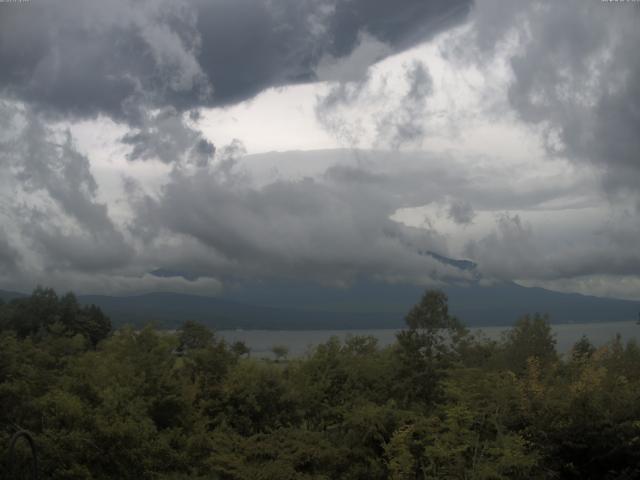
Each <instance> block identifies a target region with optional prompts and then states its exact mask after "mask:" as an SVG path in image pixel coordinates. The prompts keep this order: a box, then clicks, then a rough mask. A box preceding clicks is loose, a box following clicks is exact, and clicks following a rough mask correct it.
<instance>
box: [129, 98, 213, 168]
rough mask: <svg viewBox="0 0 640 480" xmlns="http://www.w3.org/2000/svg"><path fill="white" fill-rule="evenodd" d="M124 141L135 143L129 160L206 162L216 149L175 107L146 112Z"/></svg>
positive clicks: (132, 145) (130, 143) (202, 164)
mask: <svg viewBox="0 0 640 480" xmlns="http://www.w3.org/2000/svg"><path fill="white" fill-rule="evenodd" d="M121 141H122V143H124V144H126V145H130V146H131V147H132V149H131V151H130V152H129V153H128V154H127V158H128V159H129V160H148V159H158V160H160V161H161V162H164V163H173V162H179V161H180V160H183V159H184V160H188V161H192V162H195V163H196V164H198V165H200V166H204V165H206V164H207V163H208V162H209V161H210V160H211V159H212V158H213V155H214V153H215V147H214V146H213V144H212V143H211V142H209V141H208V140H207V139H205V138H204V137H203V135H202V133H201V132H200V131H198V130H196V129H194V128H192V127H190V126H189V125H188V124H187V123H186V122H185V120H184V118H183V116H182V115H181V114H180V112H178V111H177V110H176V109H175V108H173V107H168V108H165V109H163V110H160V111H158V112H155V113H150V112H144V114H143V117H142V118H141V121H140V123H139V125H138V126H137V128H134V129H132V130H130V131H129V132H128V133H127V134H125V135H124V137H123V138H122V139H121ZM185 157H186V158H185Z"/></svg>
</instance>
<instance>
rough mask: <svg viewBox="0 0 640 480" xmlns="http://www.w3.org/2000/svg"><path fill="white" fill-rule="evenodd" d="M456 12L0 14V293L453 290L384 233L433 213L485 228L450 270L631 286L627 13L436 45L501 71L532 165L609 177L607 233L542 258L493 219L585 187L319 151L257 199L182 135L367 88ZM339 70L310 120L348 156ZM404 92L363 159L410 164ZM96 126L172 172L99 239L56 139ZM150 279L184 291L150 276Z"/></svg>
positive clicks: (95, 213)
mask: <svg viewBox="0 0 640 480" xmlns="http://www.w3.org/2000/svg"><path fill="white" fill-rule="evenodd" d="M470 7H471V2H470V1H469V0H456V1H445V0H437V1H430V2H426V1H422V0H400V1H395V2H390V1H386V0H321V1H320V0H222V1H217V2H205V1H196V2H186V1H181V0H177V1H168V0H157V1H133V0H114V1H111V2H98V1H80V0H64V1H60V2H56V3H52V2H46V3H45V2H42V1H36V0H32V1H31V2H29V3H28V4H24V5H23V4H15V5H13V4H0V9H1V10H0V65H2V68H1V69H0V129H1V130H2V131H1V132H0V168H2V171H3V175H2V177H0V198H1V199H2V204H1V205H0V207H1V208H0V219H1V220H2V224H1V227H2V228H1V229H0V267H1V271H0V278H1V279H3V280H4V281H9V280H7V279H9V277H11V280H12V281H16V282H23V284H24V285H28V284H32V283H33V280H34V279H40V280H41V281H44V282H47V281H59V280H60V279H66V281H67V283H68V284H72V283H73V282H75V284H74V285H82V284H83V283H85V282H90V283H87V284H88V285H91V286H92V287H91V288H93V289H97V290H99V289H106V288H110V289H116V290H117V289H118V288H122V289H132V288H142V289H144V288H168V289H171V288H175V289H187V288H191V287H197V288H201V289H205V290H206V289H215V288H219V287H220V281H219V279H224V278H226V277H228V276H247V275H252V276H253V275H259V276H293V277H296V276H302V275H305V276H312V277H314V278H316V279H317V280H320V281H324V282H333V283H344V282H348V281H350V280H352V279H354V278H356V277H357V276H359V275H367V276H374V277H381V278H385V279H387V280H390V281H393V280H407V281H413V282H422V283H425V282H434V281H435V282H438V281H451V280H454V281H464V280H465V279H466V278H465V276H464V274H463V273H460V272H456V271H454V270H452V269H451V268H449V267H446V266H443V265H442V264H439V263H438V262H435V261H434V260H433V259H432V258H431V257H427V256H424V255H420V253H419V252H420V251H426V250H432V251H435V252H438V253H441V254H445V255H446V254H447V253H448V248H447V239H446V237H445V236H444V235H442V234H441V233H439V232H436V231H434V230H432V229H417V228H411V227H407V226H404V225H402V224H401V223H399V222H396V221H394V220H392V219H391V218H390V216H391V215H392V214H393V213H394V212H395V211H396V210H397V209H398V208H402V207H411V206H416V205H426V204H430V203H433V202H440V203H441V204H444V203H446V215H447V217H448V218H449V219H450V220H451V221H452V222H453V223H455V224H457V225H462V226H464V228H467V227H469V228H471V227H470V226H471V225H472V224H474V223H475V222H476V221H477V219H478V216H479V214H478V212H483V211H491V212H497V217H496V224H495V230H494V231H493V232H491V233H489V234H488V235H487V236H486V237H485V238H480V239H476V240H474V241H471V242H469V244H468V245H467V247H466V250H465V252H466V254H468V255H469V256H470V257H471V258H473V259H474V260H476V261H477V262H478V263H479V264H480V268H482V269H483V271H484V272H485V274H487V275H490V276H492V277H496V278H517V277H522V276H526V277H528V278H533V279H539V280H545V281H546V280H549V281H557V280H562V279H576V278H582V277H586V276H590V275H591V276H593V275H602V276H609V277H615V276H626V277H634V278H636V277H637V276H638V272H640V251H639V248H640V247H638V242H637V239H638V238H639V236H640V217H639V215H638V206H640V203H638V202H639V200H640V199H639V197H638V187H637V185H638V182H639V181H640V159H639V154H640V136H639V135H638V132H640V114H639V112H640V103H639V102H640V56H639V55H637V52H636V50H637V46H636V45H638V44H640V33H639V32H640V29H638V28H637V25H638V20H640V9H638V8H637V5H634V4H632V2H627V3H626V4H621V5H617V4H612V3H610V2H599V1H593V2H586V3H585V2H582V1H578V0H568V1H566V2H550V1H534V2H510V3H508V4H507V3H505V2H502V1H494V0H484V1H481V2H478V4H477V5H475V7H474V8H473V13H472V15H471V16H470V18H471V23H470V24H469V27H470V28H469V29H467V30H466V31H463V32H462V33H461V34H460V35H458V36H457V37H455V38H457V42H455V41H454V42H452V43H451V45H449V46H448V47H450V49H451V51H450V52H449V54H450V57H451V59H452V61H464V62H472V63H474V64H475V65H477V66H478V67H479V69H480V71H481V70H482V68H483V67H484V66H485V65H486V64H488V63H489V60H490V59H492V58H494V57H495V55H504V54H505V53H504V52H505V51H507V64H508V66H509V73H510V74H511V75H512V78H511V80H510V83H509V87H508V102H509V105H510V106H511V107H512V108H513V110H514V111H515V112H516V113H517V115H518V117H519V118H520V119H521V120H523V121H524V122H525V123H526V124H527V125H529V126H531V127H532V128H533V129H536V130H537V131H540V132H541V133H542V135H543V136H544V137H545V139H546V147H547V153H548V155H550V156H559V157H566V158H567V159H569V160H570V161H571V162H573V163H574V165H577V166H578V167H580V166H582V165H584V166H588V167H589V168H590V167H591V166H596V168H597V169H599V170H601V171H603V172H605V176H604V179H605V182H604V186H605V188H606V190H607V192H608V193H609V194H610V198H609V201H610V202H611V204H610V205H609V206H610V207H611V210H612V211H614V212H615V215H612V217H611V221H610V223H609V224H603V225H602V226H601V228H602V230H601V231H600V232H594V230H596V229H597V226H596V225H594V226H593V228H591V230H590V236H589V241H585V242H579V244H577V245H575V246H574V245H571V244H570V242H564V244H563V246H562V248H555V246H556V245H557V243H554V242H549V241H547V240H544V241H541V240H540V238H539V235H540V232H538V231H535V230H534V229H533V228H531V227H530V226H529V225H528V223H527V222H526V221H525V220H524V219H523V218H521V217H520V216H518V215H514V214H508V213H501V212H504V211H508V210H518V209H530V210H534V209H536V208H541V205H544V204H545V203H547V202H553V201H554V200H557V199H558V198H561V197H563V196H564V195H568V194H572V195H576V196H579V195H585V196H589V195H590V194H591V193H592V190H593V185H592V184H590V183H589V184H586V183H582V184H581V183H580V180H581V178H579V177H577V176H576V179H575V182H573V183H571V182H569V184H567V183H566V182H565V181H564V180H562V179H549V178H539V179H532V180H530V181H529V182H528V183H527V184H526V185H525V184H521V183H520V184H515V182H514V183H513V184H512V183H510V182H509V181H508V180H509V175H512V176H514V175H517V173H518V172H507V173H505V172H499V171H497V170H492V169H488V170H487V171H468V170H467V169H466V168H467V167H465V166H464V165H463V163H462V162H458V161H455V160H454V159H450V158H445V157H437V156H429V155H426V154H422V155H420V154H415V155H414V156H412V155H408V154H401V153H393V154H392V153H371V152H355V153H354V156H355V157H357V158H356V159H355V160H354V161H352V160H353V159H349V161H347V162H342V161H337V160H336V157H337V156H340V155H343V154H338V153H336V152H320V153H317V154H316V155H320V156H323V157H326V158H325V159H324V160H323V161H324V164H325V168H322V169H320V170H319V171H318V172H316V173H315V174H314V175H309V178H306V179H305V178H295V179H292V178H288V179H287V178H281V179H277V180H273V181H267V182H263V183H260V182H257V181H256V180H255V179H253V178H251V176H250V175H249V174H247V173H246V172H244V171H243V170H242V168H241V165H242V162H240V161H239V157H241V156H242V146H241V144H240V143H234V144H232V145H230V146H228V147H227V148H218V150H217V151H216V149H215V147H214V146H213V144H212V143H211V142H210V141H209V140H208V139H207V138H205V136H204V135H203V134H202V133H201V132H200V131H198V130H197V129H196V128H194V127H193V126H191V124H190V122H189V120H188V119H187V118H186V115H185V112H187V111H191V113H192V115H194V116H196V115H197V109H198V108H200V107H209V106H223V105H230V104H233V103H236V102H239V101H241V100H245V99H248V98H251V97H252V96H254V95H256V94H257V93H259V92H260V91H262V90H264V89H266V88H269V87H273V86H282V85H289V84H295V83H301V82H310V81H314V80H316V79H317V78H318V77H322V74H323V72H324V73H326V72H327V70H326V65H328V64H332V62H333V61H336V60H337V61H339V60H340V59H343V60H344V59H345V58H349V56H350V55H352V54H354V52H356V53H357V55H356V54H354V55H356V56H358V55H359V57H358V58H360V59H361V61H362V65H359V66H358V69H357V70H358V71H359V72H360V73H362V72H363V71H366V67H367V66H368V65H369V64H370V63H371V62H374V61H375V60H377V59H379V58H380V56H385V55H390V54H392V53H395V52H399V51H402V50H404V49H406V48H408V47H410V46H413V45H416V44H417V43H419V42H421V41H424V40H427V39H429V38H431V37H432V36H433V35H434V34H435V33H437V32H440V31H443V30H445V29H447V28H449V27H451V26H454V25H459V24H460V23H461V22H462V21H463V20H464V19H466V18H468V15H467V13H468V11H469V8H470ZM510 42H511V43H514V44H515V46H513V45H512V46H511V47H510V46H509V43H510ZM358 49H360V50H358ZM338 63H339V62H338ZM323 69H324V70H323ZM329 70H330V69H329ZM339 70H340V68H337V67H336V68H334V70H333V71H330V72H329V73H330V75H329V74H327V75H328V76H327V78H333V79H338V80H342V77H345V78H346V79H347V80H348V82H341V83H338V84H336V85H335V86H334V88H333V89H332V90H331V91H330V93H329V95H328V96H327V97H325V98H324V99H321V102H320V104H319V108H318V115H319V118H320V119H321V120H323V121H324V122H325V126H326V127H327V128H329V129H331V130H333V132H334V133H336V135H338V136H342V137H344V140H345V143H346V144H348V145H357V139H358V130H357V125H351V124H345V122H344V121H342V120H341V119H340V117H339V116H332V109H333V108H334V107H335V106H336V105H340V104H345V103H346V104H348V103H349V102H350V101H352V100H353V99H354V98H357V97H358V96H359V95H360V94H361V91H362V89H363V88H364V85H365V83H366V81H367V79H366V77H365V78H359V79H358V78H354V76H353V72H347V73H348V74H345V75H342V74H344V73H345V72H341V71H339ZM356 77H357V76H356ZM405 77H406V80H407V84H408V87H409V88H408V92H407V94H406V95H405V96H404V97H403V98H402V99H401V101H400V103H399V104H397V105H395V106H394V110H393V111H389V112H383V113H382V114H381V115H380V116H379V117H377V118H378V119H379V122H378V132H377V134H378V137H379V143H380V144H381V145H382V146H384V147H385V148H388V149H390V150H393V149H400V148H401V147H402V146H404V145H413V144H419V143H420V140H421V138H422V136H424V134H425V132H424V130H423V122H422V121H421V120H422V118H421V117H422V115H423V114H424V106H425V104H426V102H427V101H428V97H429V95H430V94H431V91H432V84H433V82H432V79H431V73H430V70H429V65H425V64H423V63H421V62H416V63H414V64H411V65H408V66H407V68H406V71H405ZM3 99H4V100H3ZM97 115H106V116H108V117H110V118H112V119H114V120H116V121H119V122H124V123H126V124H127V128H128V129H129V130H128V131H127V132H126V133H125V134H124V135H123V136H122V137H121V142H122V143H123V144H124V145H125V146H127V147H128V148H129V150H128V154H125V155H126V156H127V158H128V160H130V161H131V162H135V161H143V160H159V161H161V162H163V163H165V164H168V165H170V168H171V174H170V175H169V177H168V179H167V180H166V182H165V184H164V186H163V187H162V188H161V189H160V191H158V192H148V191H145V190H144V188H142V187H140V186H138V185H137V184H136V182H135V181H133V180H129V181H128V184H127V187H126V191H127V194H128V197H127V198H126V199H123V202H124V203H126V205H127V208H128V209H129V210H130V213H131V218H129V219H128V221H127V222H125V221H117V220H115V219H114V217H113V214H112V212H110V209H109V206H108V205H107V204H105V203H104V202H103V201H101V200H100V195H99V194H100V191H99V187H98V184H97V182H96V180H95V178H94V176H93V173H92V171H91V163H90V160H89V158H88V157H87V156H86V155H85V154H83V153H82V152H80V151H79V150H78V148H77V146H76V145H75V143H74V140H73V138H72V136H71V135H70V134H69V133H68V132H66V131H64V130H60V129H59V128H57V127H56V125H55V121H56V120H59V119H61V118H67V119H78V118H87V117H95V116H97ZM214 153H215V158H214ZM292 155H297V157H296V158H298V159H299V160H300V161H301V162H305V161H308V160H309V158H308V157H307V156H305V155H303V154H300V153H296V154H292ZM284 157H285V156H284V155H283V156H281V157H279V158H284ZM578 171H579V168H578ZM597 197H598V195H597V194H596V195H594V196H592V197H589V198H590V199H591V201H593V198H597ZM629 198H632V199H634V200H635V202H636V203H635V205H634V204H633V202H627V201H628V200H629ZM616 202H619V203H616ZM611 205H613V206H611ZM627 207H628V208H627ZM591 234H593V235H591ZM155 268H165V269H173V270H176V271H188V272H190V273H194V274H196V275H197V276H199V277H200V279H199V280H198V281H197V282H198V284H197V285H195V284H194V283H193V282H188V281H186V280H185V279H180V280H171V279H157V278H150V277H149V276H148V275H146V273H147V272H149V271H151V270H153V269H155ZM91 282H92V283H91ZM172 282H174V283H172ZM175 282H178V283H175ZM136 285H137V287H136Z"/></svg>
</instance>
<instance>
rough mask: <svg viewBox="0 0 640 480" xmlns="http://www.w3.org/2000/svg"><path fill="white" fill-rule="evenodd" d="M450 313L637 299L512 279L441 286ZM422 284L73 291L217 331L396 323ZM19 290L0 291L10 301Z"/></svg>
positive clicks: (485, 321) (165, 322)
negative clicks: (215, 291)
mask: <svg viewBox="0 0 640 480" xmlns="http://www.w3.org/2000/svg"><path fill="white" fill-rule="evenodd" d="M445 291H446V293H447V295H448V296H449V303H450V308H451V311H452V313H453V314H454V315H456V316H458V317H459V318H460V320H462V321H463V322H464V323H465V324H467V325H469V326H488V325H509V324H512V323H513V322H514V321H515V320H516V319H517V318H519V317H520V316H522V315H523V314H525V313H534V312H541V313H549V314H550V315H551V321H552V322H554V323H578V322H609V321H627V320H635V319H637V318H638V312H640V302H632V301H626V300H617V299H608V298H598V297H590V296H585V295H579V294H566V293H558V292H552V291H549V290H544V289H541V288H525V287H521V286H519V285H517V284H514V283H505V284H501V285H495V286H492V287H480V286H477V285H476V286H469V287H448V288H446V289H445ZM422 292H423V289H422V288H420V287H416V286H411V285H387V284H379V283H365V282H362V283H358V284H355V285H354V286H353V287H352V288H349V289H340V288H328V287H319V286H316V285H311V284H302V283H300V284H286V283H273V282H270V283H269V284H262V283H256V284H247V285H244V286H237V287H236V288H235V289H233V290H231V291H230V292H227V293H226V294H225V295H224V296H223V297H222V298H213V297H204V296H197V295H185V294H178V293H150V294H146V295H138V296H127V297H122V296H121V297H116V296H107V295H80V296H79V300H80V302H81V303H85V304H89V303H94V304H96V305H98V306H99V307H101V308H102V309H103V310H104V312H105V313H106V314H107V315H109V316H110V317H111V319H112V321H113V322H114V324H116V325H119V324H125V323H130V324H142V323H147V322H155V323H156V324H157V325H158V326H161V327H167V328H173V327H175V326H177V325H179V324H180V323H181V322H183V321H184V320H195V321H199V322H203V323H206V324H207V325H210V326H211V327H213V328H216V329H230V328H231V329H233V328H244V329H249V328H254V329H341V328H397V327H401V326H403V321H404V320H403V319H404V315H405V313H406V312H407V311H408V310H409V308H410V307H411V306H412V305H414V304H415V303H416V302H417V301H418V300H419V299H420V296H421V294H422ZM17 295H20V294H18V293H15V292H0V297H2V298H5V299H9V298H14V297H16V296H17Z"/></svg>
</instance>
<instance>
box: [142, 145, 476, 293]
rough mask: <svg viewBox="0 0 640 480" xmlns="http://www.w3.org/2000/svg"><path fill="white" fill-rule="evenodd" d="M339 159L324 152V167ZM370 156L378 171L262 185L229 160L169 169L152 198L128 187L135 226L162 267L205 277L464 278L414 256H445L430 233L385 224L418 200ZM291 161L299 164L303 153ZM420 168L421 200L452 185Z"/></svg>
mask: <svg viewBox="0 0 640 480" xmlns="http://www.w3.org/2000/svg"><path fill="white" fill-rule="evenodd" d="M340 153H342V152H332V151H327V152H326V153H325V155H326V156H327V158H328V161H331V158H335V157H336V155H337V154H340ZM371 155H372V156H373V157H377V158H375V162H376V165H375V166H374V165H369V166H368V168H363V167H359V166H357V165H354V166H349V165H337V166H333V167H330V168H328V169H326V170H325V171H322V172H321V173H320V174H319V175H314V176H312V177H306V178H301V179H297V180H292V179H287V180H285V179H281V180H276V181H272V182H269V183H266V184H264V185H261V186H258V185H256V184H255V182H253V181H252V179H251V178H250V177H248V176H247V175H246V174H244V173H242V171H243V169H242V164H241V162H239V161H235V160H233V159H229V163H227V164H226V165H223V166H221V167H218V164H217V163H216V164H215V165H212V166H211V167H208V168H203V169H194V170H191V171H189V170H187V169H181V170H176V171H174V172H173V174H172V175H171V178H170V181H169V182H168V183H167V184H166V185H165V186H164V187H163V189H162V192H161V195H160V196H158V197H151V196H148V195H143V194H140V193H139V192H136V191H135V189H132V190H131V191H130V193H131V194H132V195H133V196H134V197H135V198H133V199H132V204H134V205H135V210H136V212H137V215H136V217H135V222H134V225H135V226H137V227H139V226H141V225H145V226H146V228H147V229H148V230H147V231H145V232H144V234H145V235H146V238H147V239H148V241H149V243H148V247H147V250H148V252H155V253H153V255H154V256H155V257H156V258H158V259H163V262H164V263H163V264H162V265H160V267H162V268H166V269H170V270H176V269H179V270H180V271H189V272H191V273H193V274H197V275H202V276H207V275H211V274H212V272H215V273H216V274H218V275H223V276H249V275H250V276H254V277H278V276H280V277H287V276H290V277H300V276H305V277H307V278H313V279H315V280H319V281H324V282H332V283H348V282H350V281H352V280H353V279H354V278H357V277H359V276H375V277H378V278H382V279H386V280H389V281H393V280H405V281H412V282H417V283H426V282H437V281H444V280H445V279H456V280H458V281H465V280H469V279H468V278H466V276H465V274H464V273H461V272H457V271H455V269H452V268H449V267H447V266H443V265H441V264H439V262H437V261H434V260H433V259H432V258H431V257H425V256H424V255H420V252H421V251H437V252H441V253H443V254H446V253H447V247H446V242H445V241H444V238H443V237H442V236H440V235H439V234H438V233H437V232H436V231H433V230H430V231H429V230H423V229H416V228H410V227H406V226H404V225H402V224H400V223H398V222H396V221H394V220H392V219H390V216H391V215H392V214H393V213H394V212H395V210H396V209H397V208H398V207H399V206H404V205H405V204H406V203H407V201H408V200H407V197H411V196H413V195H414V194H415V193H414V192H411V189H408V188H406V186H407V181H408V177H409V176H410V175H409V174H407V175H404V174H396V175H395V176H394V175H393V174H391V173H390V172H379V171H377V169H378V167H380V165H383V164H388V163H389V162H388V159H387V158H386V156H385V155H383V156H382V157H385V158H382V157H381V156H380V154H373V153H372V154H371ZM298 156H299V162H304V161H305V154H304V153H298ZM363 157H365V158H366V157H369V155H368V154H366V153H363ZM410 160H411V159H410ZM236 162H237V163H236ZM434 163H437V164H440V163H441V162H439V161H437V159H436V161H435V162H434ZM221 169H223V170H221ZM424 170H425V166H424V165H423V166H422V171H423V174H422V177H421V178H422V180H423V181H422V186H423V187H424V188H423V190H424V193H423V194H422V200H423V201H427V198H435V197H437V196H438V195H441V194H442V191H443V190H445V189H448V188H450V184H448V183H446V176H443V175H441V174H439V173H438V171H437V168H432V167H429V168H428V169H427V170H428V173H425V172H424ZM238 172H239V173H238ZM449 175H451V176H452V177H453V176H455V177H458V175H461V176H464V172H463V171H462V170H460V171H459V172H457V173H449ZM452 183H463V182H456V181H454V180H453V179H452ZM436 185H439V186H438V187H437V188H430V187H435V186H436Z"/></svg>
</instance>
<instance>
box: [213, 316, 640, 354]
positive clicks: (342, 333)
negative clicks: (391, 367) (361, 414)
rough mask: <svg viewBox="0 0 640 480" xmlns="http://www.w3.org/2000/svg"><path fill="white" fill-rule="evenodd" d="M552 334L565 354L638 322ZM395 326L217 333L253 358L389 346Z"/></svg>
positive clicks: (627, 331) (564, 328)
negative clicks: (584, 340)
mask: <svg viewBox="0 0 640 480" xmlns="http://www.w3.org/2000/svg"><path fill="white" fill-rule="evenodd" d="M508 328H509V327H482V328H471V329H470V330H471V331H472V332H474V333H476V332H478V331H482V332H483V333H484V334H485V335H486V336H487V337H489V338H493V339H498V338H499V337H500V335H501V334H502V332H504V331H505V330H508ZM551 328H552V329H553V332H554V333H555V336H556V341H557V345H556V348H557V350H558V352H560V353H566V352H568V351H569V350H570V349H571V346H572V345H573V344H574V343H575V342H577V341H578V340H579V339H580V337H582V335H586V336H587V337H588V338H589V340H590V341H591V342H592V343H593V344H594V345H596V346H600V345H603V344H604V343H606V342H608V341H610V340H612V339H613V338H614V337H615V336H616V334H618V333H619V334H620V335H621V336H622V339H623V341H625V342H626V341H628V340H631V339H638V338H639V337H640V325H638V324H636V322H609V323H573V324H558V325H552V326H551ZM398 331H399V330H396V329H379V330H221V331H218V332H217V333H218V334H219V335H220V336H222V337H223V338H224V339H225V340H226V341H228V342H235V341H237V340H241V341H243V342H245V343H246V344H247V346H248V347H249V348H250V349H251V354H252V355H253V356H257V357H269V358H270V357H273V354H272V352H271V348H272V347H273V346H274V345H283V346H285V347H287V348H288V349H289V355H290V356H301V355H304V354H305V353H307V352H309V351H310V350H311V349H312V348H313V347H314V346H316V345H319V344H321V343H324V342H326V341H327V340H329V338H331V337H333V336H336V337H338V338H340V339H342V340H344V339H345V338H346V337H347V336H349V335H353V336H355V335H371V336H373V337H375V338H377V339H378V342H379V344H380V345H381V346H386V345H390V344H392V343H393V342H394V341H395V336H396V333H397V332H398Z"/></svg>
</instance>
